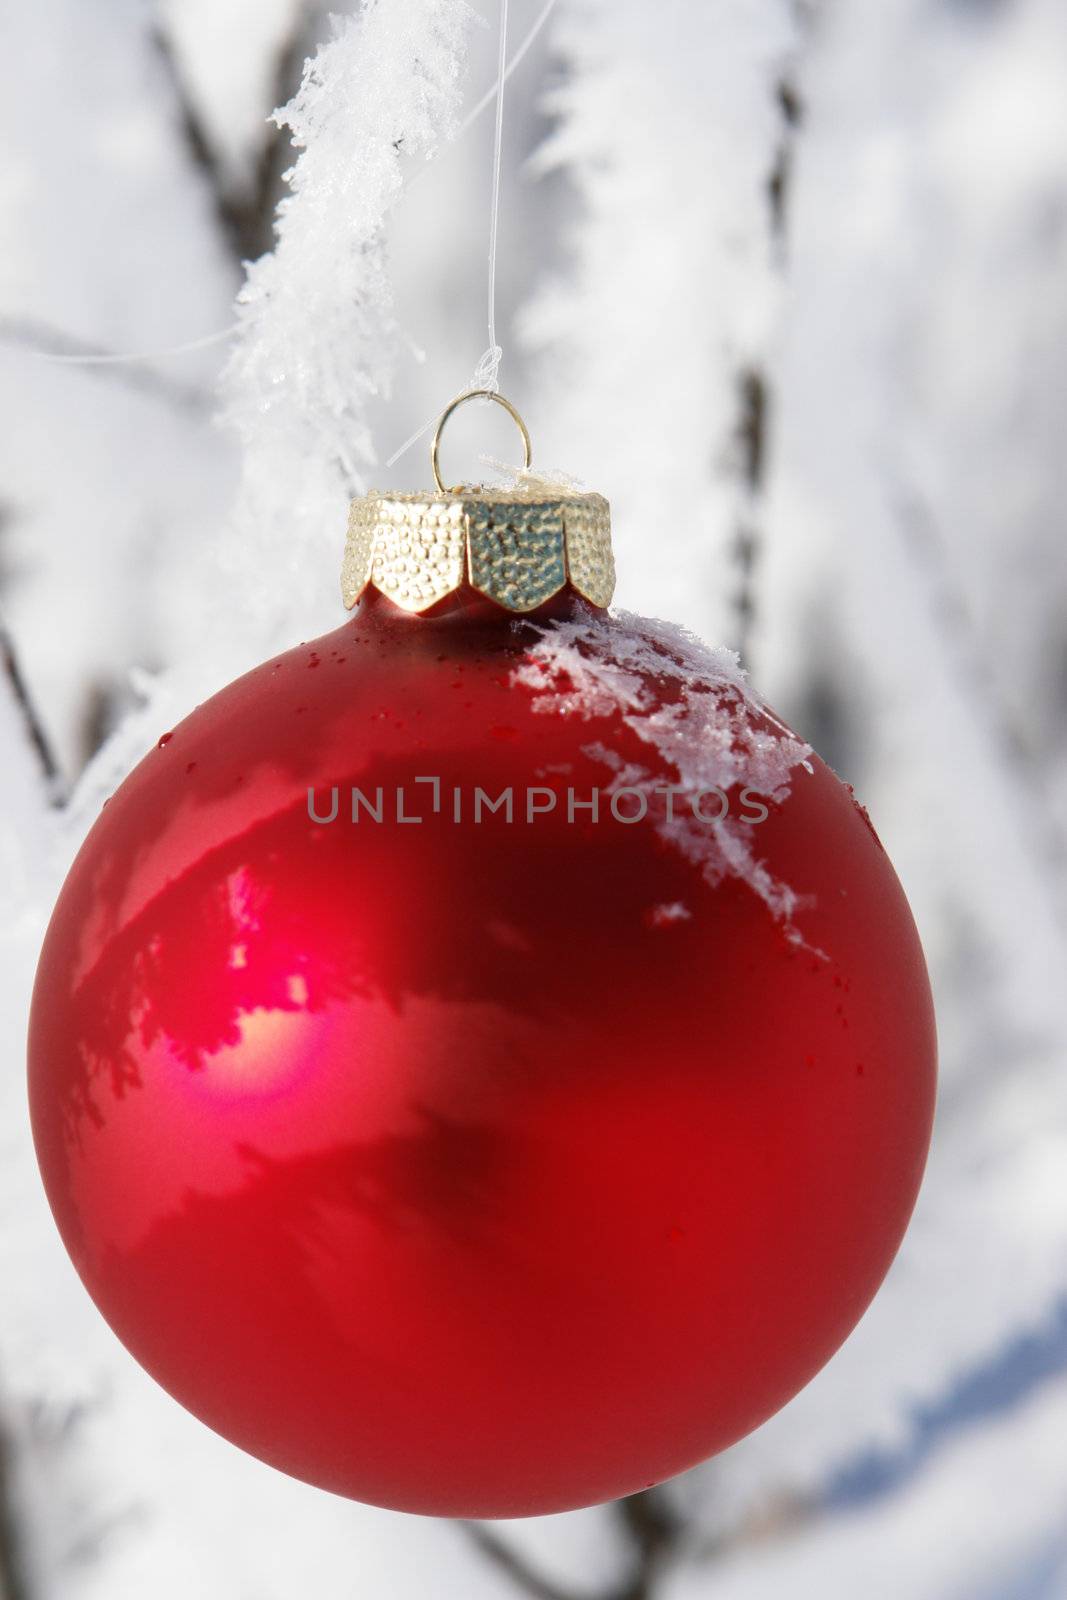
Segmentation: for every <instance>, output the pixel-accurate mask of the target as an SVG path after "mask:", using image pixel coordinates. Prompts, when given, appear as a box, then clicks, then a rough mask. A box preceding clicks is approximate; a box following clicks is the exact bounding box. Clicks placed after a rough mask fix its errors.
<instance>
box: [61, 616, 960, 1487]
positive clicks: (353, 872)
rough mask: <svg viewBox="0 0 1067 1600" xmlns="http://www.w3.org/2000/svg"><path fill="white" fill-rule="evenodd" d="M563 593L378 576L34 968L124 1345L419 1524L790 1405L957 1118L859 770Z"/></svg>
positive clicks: (134, 795)
mask: <svg viewBox="0 0 1067 1600" xmlns="http://www.w3.org/2000/svg"><path fill="white" fill-rule="evenodd" d="M558 605H559V611H560V618H559V619H558V620H545V619H544V618H542V619H541V620H540V621H538V622H533V621H529V620H526V621H520V620H516V619H514V618H511V617H508V616H507V615H506V614H504V613H502V612H497V611H496V610H495V608H493V607H491V606H490V605H489V604H488V603H484V604H482V605H480V606H479V605H478V604H477V603H474V602H470V603H469V604H468V603H467V602H464V601H462V600H461V601H459V602H457V604H456V605H453V607H452V608H451V609H450V610H449V609H448V608H446V614H445V615H441V616H437V617H433V618H412V617H409V616H407V615H404V614H402V613H400V612H399V611H397V610H395V609H394V608H393V607H392V606H391V605H390V604H389V603H388V602H387V601H386V600H384V599H382V598H381V597H380V596H376V595H375V594H373V593H370V594H368V596H367V598H366V599H365V600H364V602H363V604H362V605H361V607H360V609H359V611H358V612H357V614H356V616H355V618H354V619H353V620H352V621H351V622H349V623H348V624H346V625H345V626H344V627H342V628H339V629H338V630H337V631H336V632H335V633H331V634H328V635H327V636H326V637H324V638H322V639H319V640H318V641H316V642H315V643H314V644H311V645H302V646H300V648H299V649H296V650H292V651H290V652H289V653H288V654H286V655H283V656H280V657H279V658H278V659H276V660H274V661H270V662H268V663H266V664H265V665H264V666H261V667H259V668H257V669H256V670H255V671H254V672H251V673H249V674H248V675H247V676H246V677H244V678H242V679H240V681H239V682H237V683H234V684H232V685H231V686H230V687H229V688H228V689H225V690H224V691H223V692H222V693H221V694H218V695H216V696H215V698H214V699H212V700H210V701H208V702H207V703H206V704H205V705H203V706H201V707H200V708H199V709H198V710H196V711H195V712H194V713H193V714H192V715H191V716H190V717H188V718H187V719H186V721H184V722H183V723H181V724H180V726H178V727H177V728H175V729H174V731H173V733H172V734H171V735H168V736H166V737H165V738H163V739H161V740H160V742H159V747H158V748H157V749H154V750H153V751H152V752H151V753H150V754H149V755H148V757H147V758H146V759H145V760H144V761H143V762H142V763H141V765H140V766H139V767H138V768H137V769H136V771H135V772H134V773H133V774H132V776H131V777H130V778H129V779H128V780H127V781H126V782H125V783H124V784H123V786H122V787H121V788H120V789H119V791H118V793H117V794H116V795H115V796H114V797H113V798H112V800H111V801H110V803H109V804H108V805H107V807H106V808H105V810H104V811H103V813H102V815H101V817H100V819H99V821H98V822H97V823H96V825H95V827H94V828H93V830H92V832H91V833H90V835H89V838H88V840H87V842H86V844H85V845H84V847H83V849H82V851H81V853H80V855H79V857H78V859H77V862H76V863H75V866H74V868H73V869H72V871H71V874H70V877H69V879H68V881H67V883H66V886H65V888H64V890H63V893H62V896H61V898H60V901H59V904H58V906H57V909H56V912H55V915H54V918H53V920H52V924H51V927H50V929H49V932H48V936H47V941H46V944H45V949H44V953H43V955H42V958H41V965H40V970H39V975H38V981H37V989H36V995H35V1000H34V1008H33V1018H32V1028H31V1102H32V1114H33V1125H34V1133H35V1137H36V1142H37V1149H38V1153H39V1157H40V1163H41V1168H42V1171H43V1174H44V1179H45V1183H46V1185H47V1189H48V1194H49V1198H50V1200H51V1204H52V1206H53V1209H54V1211H55V1215H56V1218H57V1221H58V1223H59V1227H60V1229H61V1231H62V1234H63V1238H64V1240H65V1242H66V1244H67V1247H68V1249H69V1250H70V1253H71V1255H72V1257H73V1259H74V1261H75V1263H76V1265H77V1268H78V1271H79V1272H80V1274H81V1276H82V1278H83V1279H84V1281H85V1284H86V1286H87V1288H88V1289H89V1292H90V1293H91V1294H92V1296H93V1298H94V1299H95V1301H96V1302H97V1304H98V1306H99V1307H100V1309H101V1310H102V1311H103V1313H104V1315H105V1316H106V1317H107V1318H108V1320H109V1322H110V1323H111V1325H112V1327H113V1328H114V1329H115V1331H116V1333H117V1334H118V1335H119V1337H120V1338H121V1339H122V1340H123V1341H124V1342H125V1343H126V1344H127V1345H128V1347H129V1348H130V1350H131V1351H132V1352H133V1353H134V1354H135V1355H136V1357H137V1358H138V1360H139V1361H141V1362H142V1363H143V1364H144V1366H145V1367H146V1368H147V1369H148V1371H149V1372H151V1373H152V1374H153V1375H154V1376H155V1377H156V1378H157V1379H158V1380H159V1381H160V1383H162V1384H163V1385H165V1387H166V1388H167V1389H168V1390H169V1391H170V1392H171V1393H172V1394H173V1395H175V1396H176V1397H177V1398H178V1399H179V1400H180V1401H181V1402H182V1403H183V1404H184V1405H186V1406H188V1407H189V1409H190V1410H191V1411H193V1412H195V1413H196V1415H197V1416H199V1417H201V1418H203V1420H204V1421H205V1422H207V1423H209V1424H210V1425H211V1426H212V1427H213V1428H216V1429H218V1431H219V1432H220V1433H222V1434H224V1435H225V1436H226V1437H227V1438H229V1439H231V1440H233V1441H235V1442H236V1443H237V1444H239V1445H241V1446H243V1448H244V1449H246V1450H249V1451H251V1452H252V1453H253V1454H255V1455H257V1456H261V1457H262V1458H263V1459H264V1460H266V1461H269V1462H272V1463H273V1464H274V1465H276V1466H278V1467H280V1468H282V1469H284V1470H285V1471H287V1472H290V1473H293V1474H295V1475H296V1476H298V1477H301V1478H305V1479H307V1480H309V1481H310V1482H312V1483H315V1484H320V1485H322V1486H324V1487H325V1488H328V1489H332V1490H335V1491H337V1492H339V1493H342V1494H346V1495H351V1496H354V1497H356V1498H358V1499H361V1500H368V1501H372V1502H375V1503H377V1504H380V1505H385V1506H393V1507H398V1508H402V1509H406V1510H413V1511H421V1512H431V1513H439V1514H444V1515H464V1516H475V1517H478V1516H514V1515H522V1514H529V1513H536V1512H549V1511H556V1510H560V1509H563V1508H567V1507H573V1506H578V1505H583V1504H587V1503H590V1502H594V1501H599V1500H604V1499H607V1498H610V1497H613V1496H617V1495H622V1494H627V1493H630V1492H632V1491H634V1490H638V1489H640V1488H642V1487H645V1486H646V1485H649V1484H651V1483H653V1482H657V1481H659V1480H661V1479H663V1478H665V1477H667V1476H669V1475H670V1474H672V1473H676V1472H678V1471H679V1470H681V1469H682V1468H685V1467H688V1466H690V1465H692V1464H693V1463H695V1462H697V1461H698V1460H700V1459H701V1458H703V1457H705V1456H707V1455H709V1454H710V1453H712V1452H714V1451H716V1450H720V1449H722V1448H723V1447H724V1446H725V1445H728V1444H729V1443H730V1442H731V1441H732V1440H735V1439H737V1438H738V1437H739V1436H740V1435H742V1434H743V1433H745V1432H746V1431H747V1430H748V1429H750V1428H752V1427H754V1426H755V1425H756V1424H757V1423H759V1422H760V1421H761V1420H762V1419H763V1418H765V1417H767V1416H768V1415H769V1414H770V1413H771V1412H773V1411H774V1410H775V1409H776V1408H777V1407H778V1406H780V1405H782V1403H783V1402H784V1401H786V1400H787V1399H788V1398H789V1397H790V1396H791V1395H792V1394H794V1393H795V1392H796V1391H797V1390H798V1389H799V1388H800V1387H801V1385H803V1384H804V1383H805V1382H806V1380H807V1379H808V1378H810V1377H811V1375H812V1374H813V1373H814V1372H815V1371H816V1370H817V1369H818V1368H819V1367H820V1366H821V1365H822V1363H823V1362H825V1361H826V1359H827V1358H828V1357H829V1356H830V1354H831V1353H832V1352H833V1351H834V1349H835V1348H836V1347H837V1346H838V1345H839V1344H840V1342H841V1341H842V1339H844V1337H845V1336H846V1334H847V1333H848V1332H849V1330H850V1329H851V1328H852V1326H853V1325H854V1323H855V1322H856V1320H857V1318H858V1317H859V1316H860V1314H861V1312H862V1311H863V1309H864V1307H865V1306H866V1305H867V1303H868V1301H869V1300H870V1298H871V1296H872V1295H873V1293H874V1291H875V1289H876V1288H877V1286H878V1283H879V1281H880V1280H881V1278H882V1276H883V1274H884V1273H885V1271H886V1268H887V1267H888V1265H889V1262H890V1260H891V1258H892V1256H893V1253H894V1251H895V1250H896V1248H897V1245H898V1243H899V1241H900V1238H901V1235H902V1233H903V1230H904V1227H905V1224H906V1221H907V1218H908V1215H909V1212H910V1210H911V1207H912V1204H913V1201H914V1198H915V1194H916V1190H917V1187H918V1184H919V1179H920V1174H921V1170H922V1166H923V1160H924V1156H925V1152H926V1146H927V1140H928V1135H929V1127H930V1117H931V1105H932V1096H933V1081H934V1037H933V1023H932V1015H931V1006H930V997H929V990H928V985H927V979H926V973H925V969H924V965H923V958H922V954H921V951H920V948H919V943H918V939H917V936H916V933H915V929H914V926H913V923H912V919H911V916H910V913H909V911H908V907H907V903H906V901H905V899H904V896H903V893H902V891H901V889H900V887H899V884H898V883H897V880H896V878H895V876H894V873H893V870H892V867H891V866H890V863H889V861H888V860H887V858H886V856H885V853H884V852H883V850H882V848H881V846H880V844H879V842H878V840H877V838H876V837H875V835H874V832H873V830H872V828H871V826H870V824H869V822H868V821H867V820H866V817H865V815H864V814H863V813H862V812H861V810H860V809H859V807H858V806H857V805H856V804H855V802H854V801H853V799H852V797H851V794H850V792H849V791H848V790H847V789H846V788H845V787H844V786H843V785H842V784H841V783H840V782H839V781H838V780H837V779H836V778H835V777H834V775H833V774H832V773H831V772H830V771H829V770H828V769H827V768H826V767H825V766H824V765H822V763H821V762H820V761H819V760H818V759H817V757H811V758H810V759H808V760H807V761H806V762H805V760H804V752H803V751H802V750H801V749H800V748H799V746H797V745H796V743H795V742H794V741H793V740H792V738H791V736H790V735H789V734H788V731H787V730H783V729H782V726H781V724H780V723H778V722H776V721H775V720H774V719H773V718H772V717H771V716H770V715H769V714H767V713H764V712H763V711H761V710H760V709H759V708H758V706H757V705H756V703H755V702H753V701H751V700H748V699H746V697H745V695H744V693H743V692H742V691H741V690H740V689H739V688H738V687H737V685H736V683H735V682H732V681H730V679H729V676H728V675H723V674H722V672H721V671H720V669H719V667H718V666H717V665H716V658H714V657H712V656H711V655H708V657H707V658H706V660H707V669H706V674H705V676H704V678H703V680H701V679H700V678H699V676H697V677H694V673H695V672H696V670H697V667H695V666H694V660H696V658H695V657H693V656H692V655H690V656H688V657H685V649H688V648H691V647H688V646H683V645H678V646H677V647H676V646H675V645H674V644H672V642H671V636H670V634H669V632H667V631H665V630H663V629H662V628H659V629H658V630H657V627H655V626H652V625H648V626H645V625H642V624H639V623H633V622H629V623H627V622H625V621H618V622H616V621H612V620H609V619H607V618H606V617H604V616H603V615H602V614H598V613H595V612H594V611H593V610H592V609H591V608H590V607H588V606H586V605H585V604H584V602H582V601H581V600H579V599H577V598H575V597H573V596H572V597H570V598H569V599H568V598H566V597H564V598H563V599H562V600H561V601H560V602H558ZM679 652H681V654H679ZM683 657H684V659H683ZM568 663H569V665H568ZM697 666H699V661H697ZM693 773H695V774H696V775H697V778H699V779H702V778H704V777H707V776H708V775H709V774H710V775H711V776H712V777H714V776H715V775H716V774H718V775H719V776H720V777H721V776H723V775H725V781H724V782H723V784H722V789H723V792H724V794H725V796H726V800H727V803H728V813H727V815H726V817H725V819H721V820H720V819H719V817H718V809H719V808H718V805H717V804H713V803H712V802H709V800H708V799H707V797H706V796H705V799H704V800H703V801H702V802H701V811H702V816H697V815H696V814H695V813H694V811H693V808H692V805H691V799H692V797H691V796H690V795H688V793H686V792H684V791H685V789H686V782H687V778H688V777H689V776H691V774H693ZM783 773H784V774H785V776H784V778H783V777H782V774H783ZM776 774H777V778H776V776H775V775H776ZM761 775H762V778H763V791H764V792H767V791H769V790H773V791H774V792H773V795H772V797H771V798H770V799H769V800H768V802H767V811H768V812H769V815H767V817H766V820H762V821H759V820H752V819H754V818H758V813H759V809H760V808H759V807H758V806H750V807H749V808H748V810H747V812H746V817H747V818H748V819H749V820H742V818H741V814H740V807H739V796H740V788H741V780H742V779H743V778H746V777H748V778H753V777H754V778H756V779H757V780H758V779H760V776H761ZM768 775H769V776H768ZM420 780H436V782H430V781H421V782H420ZM778 780H781V781H778ZM671 786H673V787H674V788H675V789H676V790H678V793H677V794H676V795H675V799H674V803H675V805H676V815H675V817H674V821H673V823H672V822H670V821H668V820H667V819H666V817H665V815H663V814H661V813H660V811H657V810H656V807H657V806H663V805H665V804H666V801H665V799H664V796H663V793H662V791H663V790H664V789H665V788H668V787H671ZM707 787H708V788H710V787H711V784H708V785H707ZM752 787H753V788H755V789H759V788H760V787H761V785H760V782H759V781H757V782H755V783H754V784H753V785H752ZM353 788H355V789H356V791H357V798H356V800H355V808H356V814H357V819H358V820H356V821H353V820H352V806H353V795H352V791H353ZM622 788H627V789H629V790H630V793H629V795H628V796H627V797H626V798H625V800H620V801H619V803H618V804H617V806H616V807H615V810H617V811H618V813H619V815H618V816H616V815H615V813H614V811H613V810H612V804H611V801H612V796H613V793H614V792H615V791H618V790H620V789H622ZM507 789H511V790H512V792H513V811H512V816H511V818H510V819H509V817H508V816H507V815H506V812H505V808H504V806H503V805H501V806H500V807H499V809H497V810H496V811H490V810H489V809H488V806H487V805H485V804H484V802H479V805H480V808H481V815H480V817H479V818H478V819H477V820H476V819H475V817H474V815H473V811H474V800H475V791H476V790H481V791H482V792H483V794H484V795H485V796H487V797H490V798H492V799H493V800H496V799H497V798H498V797H499V796H500V794H501V793H502V792H503V791H505V790H507ZM309 790H310V791H311V800H310V804H309ZM379 790H380V791H381V795H380V797H379V794H378V791H379ZM528 790H529V791H531V792H533V793H534V794H535V796H536V797H539V798H535V799H534V800H533V802H532V805H533V814H532V815H531V816H529V818H528V814H527V806H528V805H529V804H530V800H529V794H528V793H527V791H528ZM593 790H598V791H599V792H600V802H599V804H600V814H599V816H598V817H597V818H595V819H594V817H593V815H592V813H591V811H590V810H589V809H588V808H586V809H582V808H581V805H580V802H581V801H583V800H584V801H588V800H589V798H590V795H591V792H592V791H593ZM334 791H336V801H337V810H336V815H334V816H333V817H332V819H330V818H329V813H330V811H331V810H332V808H333V804H334V799H335V794H334ZM568 791H570V793H571V794H572V796H573V797H574V798H575V799H576V800H577V801H578V802H579V804H578V805H576V806H573V807H572V808H571V814H568V804H567V795H568ZM457 792H458V794H459V796H460V799H459V802H458V804H459V819H458V820H457V817H456V804H457V802H456V794H457ZM635 795H636V798H635ZM650 795H651V796H653V800H651V801H649V800H648V796H650ZM643 796H644V797H645V798H646V801H647V803H648V810H647V814H644V815H638V813H639V812H640V810H641V803H642V797H643ZM549 797H550V798H551V805H550V804H549ZM435 804H436V806H437V809H436V810H435V809H434V807H435ZM376 808H377V810H378V812H379V813H380V816H381V820H380V821H379V820H375V809H376ZM398 813H399V815H398ZM405 817H411V818H416V817H418V818H421V820H419V821H406V820H403V818H405ZM634 817H636V820H631V819H632V818H634ZM708 819H710V820H708Z"/></svg>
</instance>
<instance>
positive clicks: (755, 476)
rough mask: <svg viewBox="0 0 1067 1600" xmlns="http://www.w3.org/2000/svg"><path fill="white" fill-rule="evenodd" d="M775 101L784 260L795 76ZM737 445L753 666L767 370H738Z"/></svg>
mask: <svg viewBox="0 0 1067 1600" xmlns="http://www.w3.org/2000/svg"><path fill="white" fill-rule="evenodd" d="M774 93H775V101H776V103H777V107H778V113H779V117H780V119H781V132H780V135H779V139H778V144H777V147H776V149H775V152H774V156H773V159H772V163H771V169H770V172H769V173H768V176H767V203H768V207H769V217H768V222H769V227H770V239H771V245H772V248H773V249H774V250H775V251H776V253H777V256H778V259H779V261H780V262H784V260H785V245H786V232H787V227H788V220H789V196H790V189H791V184H792V176H793V149H794V145H795V143H796V138H797V134H798V131H799V129H800V125H801V122H802V120H803V111H804V108H803V105H802V103H801V99H800V95H799V94H798V92H797V89H796V85H795V84H794V83H793V81H792V79H791V78H788V77H783V78H780V79H779V81H778V83H777V85H776V86H775V91H774ZM738 391H739V405H738V420H737V431H736V438H737V445H738V449H739V453H740V472H741V479H742V482H743V484H744V486H745V489H746V491H747V500H748V510H747V511H746V513H745V514H744V515H743V516H742V517H741V519H740V521H739V523H738V527H737V531H736V534H735V537H734V561H735V565H736V568H737V589H736V591H735V594H734V605H733V612H734V629H735V638H734V644H735V647H736V649H737V651H738V653H739V655H740V656H741V658H742V661H743V662H744V664H745V665H746V666H751V653H752V632H753V627H754V625H755V621H756V587H757V580H758V569H759V558H760V544H761V534H760V529H759V527H758V524H757V519H756V508H757V504H758V501H759V499H760V496H761V494H762V492H763V486H764V480H765V477H766V467H767V435H768V415H769V412H770V386H769V384H768V381H767V376H766V373H764V372H763V371H761V370H760V368H758V367H746V368H744V369H743V370H742V371H741V372H740V373H739V374H738Z"/></svg>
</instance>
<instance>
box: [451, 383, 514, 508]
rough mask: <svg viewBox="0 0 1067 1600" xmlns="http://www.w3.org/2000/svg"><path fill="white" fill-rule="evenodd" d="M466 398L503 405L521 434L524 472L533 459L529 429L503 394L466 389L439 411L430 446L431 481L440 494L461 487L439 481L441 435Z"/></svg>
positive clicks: (485, 390) (455, 491)
mask: <svg viewBox="0 0 1067 1600" xmlns="http://www.w3.org/2000/svg"><path fill="white" fill-rule="evenodd" d="M468 400H493V401H495V402H496V404H497V405H498V406H503V407H504V410H505V411H506V412H507V414H508V416H509V417H510V418H511V420H512V421H513V422H514V424H515V426H516V427H517V428H518V430H519V432H520V433H521V434H522V445H523V451H524V453H525V457H526V459H525V460H524V462H523V464H522V467H523V471H524V472H525V471H527V470H528V468H529V465H530V462H531V461H532V460H533V446H532V445H531V443H530V435H529V431H528V430H527V427H526V424H525V422H523V420H522V418H521V417H520V416H519V413H518V412H517V411H516V410H515V407H514V406H513V405H512V403H511V401H510V400H505V399H504V396H503V395H502V394H498V393H497V392H496V390H495V389H468V391H467V393H466V394H461V395H459V396H458V397H457V398H456V399H455V400H453V401H452V403H451V405H448V406H446V407H445V409H444V410H443V411H442V413H441V420H440V421H439V422H438V424H437V428H436V430H435V432H434V436H433V445H432V446H431V448H430V465H431V466H432V467H433V481H434V483H436V485H437V488H438V490H439V492H440V493H441V494H458V493H459V492H460V489H461V487H462V486H461V485H460V484H454V485H453V487H452V488H451V489H446V488H445V485H444V483H443V482H442V481H441V462H440V455H441V435H442V433H443V432H444V427H445V423H446V422H447V421H448V419H449V417H450V416H451V415H452V413H453V411H457V410H458V409H459V407H460V406H464V405H466V403H467V401H468Z"/></svg>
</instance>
